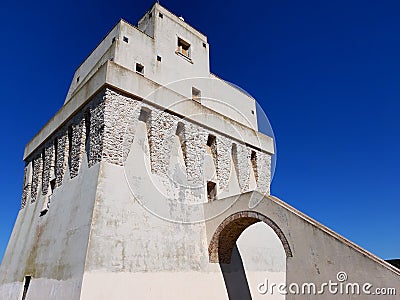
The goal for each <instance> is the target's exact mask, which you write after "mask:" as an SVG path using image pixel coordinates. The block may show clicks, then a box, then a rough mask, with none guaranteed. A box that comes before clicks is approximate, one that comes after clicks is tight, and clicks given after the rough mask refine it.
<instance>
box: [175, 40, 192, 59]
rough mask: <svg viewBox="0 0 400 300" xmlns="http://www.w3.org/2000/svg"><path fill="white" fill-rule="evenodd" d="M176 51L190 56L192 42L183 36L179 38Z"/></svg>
mask: <svg viewBox="0 0 400 300" xmlns="http://www.w3.org/2000/svg"><path fill="white" fill-rule="evenodd" d="M176 51H177V52H179V53H181V54H183V55H184V56H186V57H190V44H189V43H188V42H186V41H184V40H182V39H181V38H178V49H177V50H176Z"/></svg>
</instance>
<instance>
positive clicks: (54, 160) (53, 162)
mask: <svg viewBox="0 0 400 300" xmlns="http://www.w3.org/2000/svg"><path fill="white" fill-rule="evenodd" d="M57 160H58V138H55V139H54V142H53V156H52V159H51V164H50V185H51V182H52V181H53V180H54V182H55V180H56V177H57V176H56V172H57ZM50 187H51V186H50ZM51 193H53V190H51Z"/></svg>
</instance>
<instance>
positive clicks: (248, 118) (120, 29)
mask: <svg viewBox="0 0 400 300" xmlns="http://www.w3.org/2000/svg"><path fill="white" fill-rule="evenodd" d="M209 49H210V45H209V44H208V42H207V37H206V36H205V35H204V34H202V33H201V32H199V31H198V30H196V29H195V28H193V27H192V26H190V25H189V24H187V23H186V22H185V21H184V20H183V18H182V17H179V16H177V15H175V14H173V13H171V12H170V11H168V10H167V9H165V8H164V7H162V6H161V5H160V4H159V3H155V4H154V5H153V6H152V7H151V8H150V9H149V10H148V11H147V12H146V13H145V14H144V16H143V17H142V18H141V19H140V20H139V22H138V23H137V25H136V26H134V25H132V24H130V23H128V22H126V21H125V20H122V19H121V20H120V21H119V22H118V23H117V24H116V25H115V26H114V28H112V29H111V31H110V32H109V33H108V34H107V35H106V36H105V37H104V39H103V40H102V41H101V42H100V43H99V44H98V45H97V47H96V48H95V49H94V50H93V51H92V52H91V53H90V55H89V56H88V57H87V58H86V59H85V61H84V62H82V64H81V65H80V66H79V67H78V68H77V69H76V71H75V73H74V76H73V79H72V81H71V84H70V87H69V90H68V94H67V96H66V98H65V101H64V105H63V107H62V108H61V109H60V111H59V112H58V113H57V114H56V115H55V116H54V117H53V118H52V119H51V120H50V121H49V122H48V124H46V126H45V127H44V128H43V129H42V130H41V131H40V132H39V133H38V134H37V135H36V136H35V138H34V139H33V140H32V141H31V142H30V143H28V145H27V147H26V148H25V153H24V158H26V157H27V156H28V155H29V154H30V153H32V151H34V150H35V149H36V148H37V147H38V146H40V144H41V143H43V142H44V141H45V140H46V139H47V137H48V136H49V135H50V134H51V133H52V132H54V131H55V130H56V129H57V128H59V127H60V126H62V125H63V124H65V123H66V122H67V120H68V119H70V118H71V117H72V116H73V115H75V114H76V112H77V111H78V110H79V109H80V108H81V107H82V106H83V105H84V104H85V103H86V102H88V101H90V99H91V98H92V97H93V96H94V95H96V93H97V92H98V91H99V90H100V89H102V88H104V87H106V86H109V87H111V88H114V89H117V90H119V91H121V92H122V93H124V94H126V95H129V96H130V97H133V98H135V99H138V100H143V101H146V102H149V103H150V104H153V105H155V106H157V107H159V108H161V109H164V110H168V111H170V112H173V113H175V114H176V115H179V116H180V117H183V118H193V121H195V122H198V123H202V124H204V125H205V126H209V127H210V128H217V127H218V129H221V131H222V133H224V127H226V126H225V124H226V122H231V123H233V124H237V125H238V126H239V127H243V128H244V129H243V128H242V129H238V130H236V129H234V131H238V132H243V131H246V132H247V133H246V134H245V135H246V136H247V135H248V136H253V138H250V139H255V140H257V143H253V142H249V143H251V144H260V142H258V140H260V139H261V140H262V142H261V145H260V146H257V147H259V148H262V149H265V151H266V152H269V153H273V151H274V150H273V141H272V138H270V137H267V136H263V137H262V138H260V137H259V133H258V125H257V115H256V101H255V99H254V98H253V97H251V96H250V95H249V94H247V93H246V92H244V91H243V90H241V89H240V88H237V87H236V86H235V85H233V84H231V83H229V82H227V81H225V80H223V79H221V78H219V77H218V76H216V75H214V74H212V73H210V59H209ZM233 63H234V62H233ZM210 115H211V116H212V117H211V118H210V117H205V116H210ZM193 116H194V117H193ZM216 120H217V121H216ZM218 120H219V121H218ZM221 126H222V127H221ZM231 127H232V126H231ZM234 127H235V126H234ZM225 134H228V135H229V134H230V133H225Z"/></svg>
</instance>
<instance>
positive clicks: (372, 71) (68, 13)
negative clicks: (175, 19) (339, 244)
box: [0, 0, 400, 259]
mask: <svg viewBox="0 0 400 300" xmlns="http://www.w3.org/2000/svg"><path fill="white" fill-rule="evenodd" d="M117 4H118V5H117ZM161 4H162V5H164V6H166V7H167V8H168V9H170V10H171V11H173V12H175V13H176V14H178V15H183V16H184V17H185V20H186V21H187V22H188V23H190V24H192V25H194V26H195V27H196V28H198V29H199V30H200V31H202V32H204V33H205V34H206V35H207V36H208V39H209V43H210V51H211V68H212V72H214V73H216V74H218V75H219V76H221V77H222V78H225V79H227V80H229V81H231V82H233V83H235V84H237V85H239V86H241V87H242V88H244V89H245V90H247V91H248V92H250V93H251V94H252V95H253V96H254V97H255V98H256V99H258V101H259V103H260V104H261V105H262V107H263V108H264V110H265V111H266V112H267V114H268V117H269V120H270V121H271V124H272V126H273V128H274V131H275V137H276V142H277V146H278V162H277V168H276V173H275V178H274V180H273V183H272V193H273V194H275V195H276V196H278V197H280V198H282V199H283V200H285V201H286V202H288V203H290V204H291V205H293V206H294V207H296V208H298V209H300V210H301V211H303V212H305V213H306V214H308V215H310V216H311V217H313V218H315V219H317V220H318V221H320V222H322V223H323V224H325V225H326V226H328V227H330V228H332V229H333V230H335V231H337V232H338V233H340V234H342V235H343V236H345V237H347V238H349V239H351V240H352V241H354V242H356V243H357V244H359V245H361V246H362V247H364V248H366V249H367V250H369V251H371V252H373V253H375V254H377V255H378V256H380V257H382V258H385V259H387V258H396V257H400V240H399V238H398V237H399V229H400V218H399V211H400V209H399V208H400V201H399V188H400V180H399V179H400V173H399V172H400V155H399V153H400V139H399V136H400V121H399V119H400V118H399V112H400V84H399V83H400V34H399V33H400V18H399V13H400V2H399V1H384V0H382V1H375V0H374V1H366V0H363V1H352V0H350V1H349V0H346V1H343V0H339V1H320V0H318V1H269V0H263V1H167V0H164V1H161ZM151 5H152V2H151V1H117V2H115V1H114V2H110V1H102V0H98V1H86V2H82V3H81V2H80V1H26V0H22V1H8V0H6V1H2V2H1V4H0V11H1V13H0V14H1V16H0V28H1V29H0V30H1V48H0V54H1V55H0V56H1V58H2V59H1V73H0V79H1V80H0V82H1V100H2V101H1V105H2V109H1V110H0V112H1V118H0V122H1V128H2V131H1V135H2V139H1V147H0V151H1V155H0V157H1V168H0V170H1V171H0V176H1V177H0V182H1V190H2V196H1V201H0V206H1V208H0V211H1V217H0V258H1V257H2V256H3V252H4V250H5V248H6V244H7V241H8V238H9V236H10V234H11V230H12V227H13V224H14V221H15V218H16V216H17V213H18V210H19V206H20V199H21V191H22V177H23V162H22V153H23V149H24V145H25V144H26V143H27V142H28V141H29V140H30V139H31V138H32V137H33V136H34V135H35V133H36V132H37V131H38V130H39V129H40V128H41V127H42V126H43V125H44V124H45V123H46V122H47V120H49V119H50V118H51V117H52V116H53V115H54V114H55V112H56V111H57V110H58V109H59V108H60V107H61V105H62V103H63V100H64V97H65V95H66V92H67V89H68V85H69V82H70V80H71V78H72V75H73V72H74V70H75V68H76V67H77V66H78V65H79V64H80V63H81V62H82V61H83V59H85V57H86V56H87V55H88V54H89V53H90V51H91V50H92V49H93V48H94V47H95V46H96V45H97V43H98V42H99V41H100V40H101V39H102V38H103V36H104V35H105V34H106V33H107V32H108V31H109V30H110V29H111V28H112V26H113V25H114V24H115V23H116V22H117V21H118V20H119V18H124V19H126V20H128V21H130V22H131V23H136V21H137V20H138V18H139V17H140V16H141V15H142V14H143V13H144V12H145V11H146V10H147V9H148V8H149V7H150V6H151Z"/></svg>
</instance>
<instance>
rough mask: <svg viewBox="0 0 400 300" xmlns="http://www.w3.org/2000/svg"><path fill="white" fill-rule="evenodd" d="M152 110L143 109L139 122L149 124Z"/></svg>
mask: <svg viewBox="0 0 400 300" xmlns="http://www.w3.org/2000/svg"><path fill="white" fill-rule="evenodd" d="M150 116H151V110H150V109H148V108H145V107H142V109H141V110H140V114H139V121H142V122H145V123H148V122H149V121H150Z"/></svg>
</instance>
